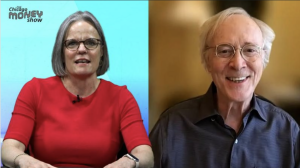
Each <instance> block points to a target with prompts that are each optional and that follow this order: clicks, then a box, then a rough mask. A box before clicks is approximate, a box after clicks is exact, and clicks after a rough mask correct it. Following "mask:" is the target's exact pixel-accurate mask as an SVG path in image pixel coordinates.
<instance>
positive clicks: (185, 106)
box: [160, 95, 204, 118]
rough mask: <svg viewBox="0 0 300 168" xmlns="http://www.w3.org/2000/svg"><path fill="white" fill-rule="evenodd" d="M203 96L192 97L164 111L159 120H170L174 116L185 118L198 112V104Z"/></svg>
mask: <svg viewBox="0 0 300 168" xmlns="http://www.w3.org/2000/svg"><path fill="white" fill-rule="evenodd" d="M203 97H204V95H201V96H197V97H193V98H190V99H187V100H184V101H181V102H179V103H177V104H175V105H173V106H171V107H169V108H168V109H167V110H165V111H164V112H163V113H162V114H161V117H160V118H170V117H176V116H186V115H189V114H190V113H193V112H195V111H199V107H200V104H201V102H202V100H203Z"/></svg>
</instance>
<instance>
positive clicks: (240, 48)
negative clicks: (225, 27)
mask: <svg viewBox="0 0 300 168" xmlns="http://www.w3.org/2000/svg"><path fill="white" fill-rule="evenodd" d="M221 45H229V46H231V47H232V48H233V54H232V55H231V56H230V57H220V56H218V50H217V49H218V47H219V46H221ZM247 45H252V46H256V47H257V48H258V49H259V53H258V55H261V51H265V49H263V47H260V46H258V45H255V44H251V43H248V44H245V45H244V46H243V47H237V48H236V47H235V46H233V45H232V44H229V43H224V44H218V45H216V46H215V47H209V46H207V47H205V50H208V49H211V48H215V56H216V57H218V58H230V59H232V58H233V56H234V55H235V53H236V50H237V49H238V50H240V54H241V56H242V57H243V59H244V60H246V61H248V62H249V60H247V59H245V57H244V54H243V53H242V50H243V49H244V47H245V46H247ZM246 57H247V56H246ZM248 58H250V57H248ZM230 59H229V60H230Z"/></svg>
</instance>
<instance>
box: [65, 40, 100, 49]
mask: <svg viewBox="0 0 300 168" xmlns="http://www.w3.org/2000/svg"><path fill="white" fill-rule="evenodd" d="M89 39H95V40H97V41H98V43H97V46H96V47H95V48H93V49H89V48H87V47H86V46H85V41H86V40H89ZM70 40H75V39H68V40H65V41H64V46H65V47H66V48H67V49H68V50H70V51H77V50H78V49H79V46H80V44H81V43H83V46H84V47H85V48H86V49H87V50H94V49H96V48H97V47H98V45H99V44H100V46H102V44H101V40H100V39H96V38H88V39H85V40H81V41H77V40H75V41H76V42H78V43H79V45H78V47H77V48H76V49H74V50H73V49H70V48H68V47H67V44H66V42H67V41H70Z"/></svg>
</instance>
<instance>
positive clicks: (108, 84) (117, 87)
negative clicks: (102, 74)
mask: <svg viewBox="0 0 300 168" xmlns="http://www.w3.org/2000/svg"><path fill="white" fill-rule="evenodd" d="M100 85H101V86H103V87H105V88H107V89H114V90H122V89H127V86H126V85H122V86H120V85H117V84H114V83H112V82H111V81H107V80H105V79H100Z"/></svg>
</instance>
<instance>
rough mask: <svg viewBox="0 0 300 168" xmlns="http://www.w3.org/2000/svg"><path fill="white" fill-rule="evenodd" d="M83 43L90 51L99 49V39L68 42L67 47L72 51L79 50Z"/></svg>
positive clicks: (71, 40)
mask: <svg viewBox="0 0 300 168" xmlns="http://www.w3.org/2000/svg"><path fill="white" fill-rule="evenodd" d="M81 42H83V44H84V46H85V47H86V48H87V49H89V50H91V49H95V48H97V46H98V44H99V42H98V40H97V39H93V38H90V39H86V40H85V41H77V40H75V39H70V40H66V42H65V45H66V47H67V48H68V49H70V50H77V49H78V47H79V45H80V43H81Z"/></svg>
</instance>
